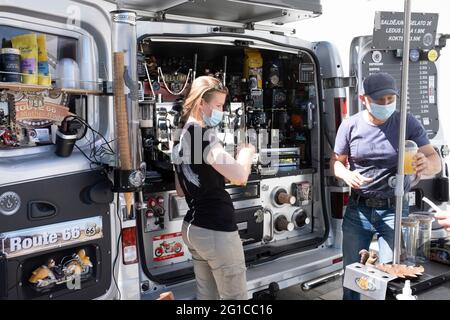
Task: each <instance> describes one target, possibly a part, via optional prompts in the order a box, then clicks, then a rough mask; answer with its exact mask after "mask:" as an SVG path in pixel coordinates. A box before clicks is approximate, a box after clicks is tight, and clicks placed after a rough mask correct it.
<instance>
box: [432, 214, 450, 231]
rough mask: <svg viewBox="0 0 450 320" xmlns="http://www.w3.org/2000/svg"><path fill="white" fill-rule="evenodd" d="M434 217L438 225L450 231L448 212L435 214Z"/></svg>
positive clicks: (449, 215)
mask: <svg viewBox="0 0 450 320" xmlns="http://www.w3.org/2000/svg"><path fill="white" fill-rule="evenodd" d="M434 217H435V218H436V219H437V220H438V222H439V224H440V225H441V226H443V227H444V228H446V229H447V231H450V211H441V212H437V213H436V214H435V215H434Z"/></svg>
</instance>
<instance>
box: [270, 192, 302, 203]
mask: <svg viewBox="0 0 450 320" xmlns="http://www.w3.org/2000/svg"><path fill="white" fill-rule="evenodd" d="M275 197H276V199H275V201H276V202H277V203H278V204H290V205H293V204H295V202H296V201H297V199H296V198H295V197H294V196H291V195H289V194H288V193H287V192H284V191H282V192H278V193H277V194H276V196H275Z"/></svg>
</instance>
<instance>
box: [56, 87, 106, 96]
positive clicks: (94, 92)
mask: <svg viewBox="0 0 450 320" xmlns="http://www.w3.org/2000/svg"><path fill="white" fill-rule="evenodd" d="M51 91H53V92H61V93H66V94H81V95H95V96H99V95H102V94H103V92H102V91H100V90H88V89H72V88H60V89H58V88H53V89H52V90H51Z"/></svg>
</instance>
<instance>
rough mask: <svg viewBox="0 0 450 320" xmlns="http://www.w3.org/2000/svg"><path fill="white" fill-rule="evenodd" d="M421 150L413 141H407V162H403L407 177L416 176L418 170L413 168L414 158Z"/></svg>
mask: <svg viewBox="0 0 450 320" xmlns="http://www.w3.org/2000/svg"><path fill="white" fill-rule="evenodd" d="M418 150H419V148H418V147H417V144H416V143H415V142H414V141H412V140H406V141H405V160H404V162H403V167H404V170H405V174H406V175H414V174H416V168H414V166H413V162H414V156H415V155H416V153H417V151H418Z"/></svg>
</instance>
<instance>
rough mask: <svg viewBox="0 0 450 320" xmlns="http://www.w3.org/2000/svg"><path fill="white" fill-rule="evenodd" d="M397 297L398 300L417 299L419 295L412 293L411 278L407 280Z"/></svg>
mask: <svg viewBox="0 0 450 320" xmlns="http://www.w3.org/2000/svg"><path fill="white" fill-rule="evenodd" d="M395 298H396V299H397V300H417V297H416V296H413V295H412V290H411V281H410V280H406V281H405V286H404V287H403V290H402V293H400V294H398V295H396V296H395Z"/></svg>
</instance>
